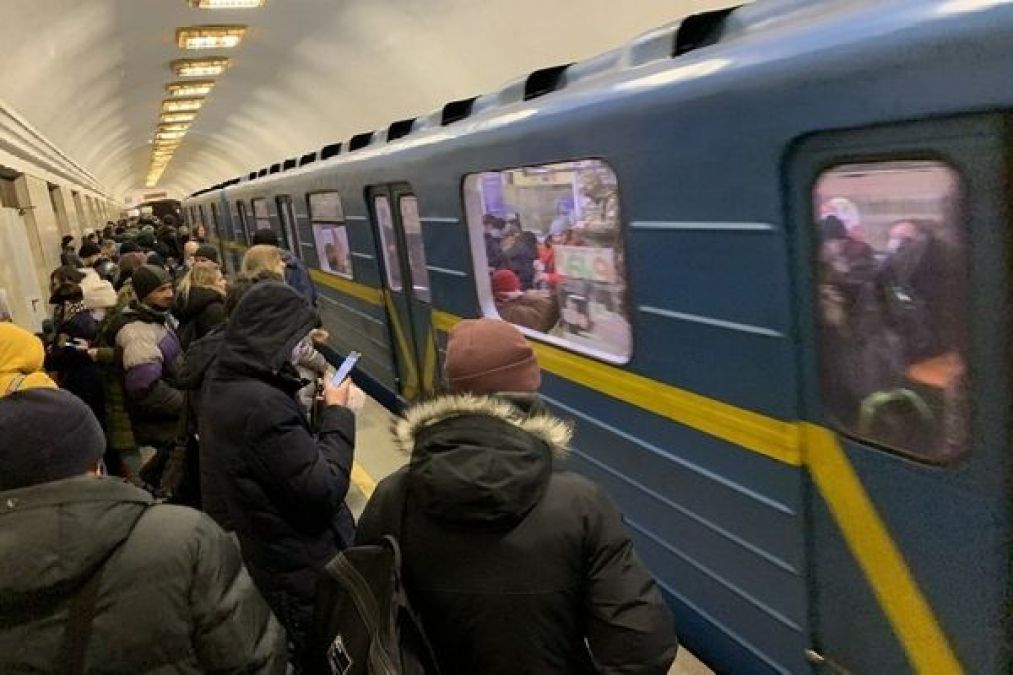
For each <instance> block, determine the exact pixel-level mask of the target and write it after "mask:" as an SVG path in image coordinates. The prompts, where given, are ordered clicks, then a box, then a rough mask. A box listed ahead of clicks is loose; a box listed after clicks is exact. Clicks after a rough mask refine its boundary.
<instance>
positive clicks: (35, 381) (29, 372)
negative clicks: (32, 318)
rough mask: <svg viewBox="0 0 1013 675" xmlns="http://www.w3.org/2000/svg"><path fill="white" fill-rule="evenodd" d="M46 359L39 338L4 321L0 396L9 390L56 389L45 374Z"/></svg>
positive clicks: (0, 335) (0, 330) (1, 323)
mask: <svg viewBox="0 0 1013 675" xmlns="http://www.w3.org/2000/svg"><path fill="white" fill-rule="evenodd" d="M45 358H46V352H45V349H44V348H43V346H42V341H41V340H39V338H37V337H35V336H34V335H32V334H31V333H29V332H28V331H26V330H25V329H24V328H21V327H19V326H16V325H14V324H13V323H7V322H4V321H0V397H2V396H5V395H6V394H7V393H9V392H8V390H11V391H17V390H20V389H31V388H33V387H46V388H48V389H56V383H55V382H53V380H52V379H51V378H50V377H49V375H46V373H44V372H43V371H42V364H43V362H44V361H45Z"/></svg>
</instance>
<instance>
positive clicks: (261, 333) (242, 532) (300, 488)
mask: <svg viewBox="0 0 1013 675" xmlns="http://www.w3.org/2000/svg"><path fill="white" fill-rule="evenodd" d="M316 327H317V314H316V310H314V309H313V308H312V307H310V306H309V305H308V304H307V303H306V301H305V300H304V299H303V297H302V296H301V295H300V294H299V292H298V291H296V290H295V289H293V288H291V287H289V286H287V285H285V284H284V283H282V282H280V281H277V282H276V281H263V282H260V283H258V284H256V285H254V286H253V287H252V288H250V289H249V290H248V291H247V292H246V293H245V295H243V297H242V299H241V300H240V301H239V304H238V305H237V306H236V308H235V309H234V310H233V311H232V313H231V315H230V317H229V320H228V322H227V324H226V326H225V332H224V337H223V342H222V345H221V347H220V348H219V350H218V356H217V360H216V363H215V365H214V366H213V368H212V371H211V373H210V374H209V375H208V381H207V382H206V383H205V385H204V390H203V396H202V406H201V409H200V411H199V413H198V415H199V419H198V432H199V434H200V439H201V444H202V445H203V444H206V445H207V447H209V448H214V452H212V453H209V454H208V455H207V456H206V457H207V461H208V462H209V463H210V466H209V467H206V468H207V469H208V470H210V471H211V472H212V473H213V474H214V478H215V483H216V484H217V485H218V487H219V489H220V490H221V496H222V498H223V501H224V503H225V506H226V508H227V509H228V513H229V516H230V519H231V521H232V525H233V526H234V528H235V532H236V535H237V536H238V537H239V542H240V544H241V546H242V550H243V557H244V559H245V561H246V565H247V567H248V568H249V570H250V574H251V576H252V577H253V580H254V582H255V583H256V584H257V587H258V588H259V589H260V591H261V593H262V594H263V595H264V597H265V599H266V600H267V602H268V604H269V605H270V606H271V608H272V609H273V610H274V613H275V615H276V616H277V617H278V619H279V620H280V621H281V622H282V624H283V625H284V626H285V628H286V629H287V631H288V634H289V638H290V640H291V642H292V645H291V652H292V656H293V659H294V660H296V659H298V658H300V657H301V653H302V649H303V645H304V643H305V639H306V635H307V632H308V630H309V628H310V624H311V621H312V617H313V597H314V587H315V584H316V579H317V576H318V574H319V572H320V570H322V569H323V567H324V565H325V564H326V563H327V562H328V561H329V560H330V559H331V558H333V557H334V555H335V554H337V552H338V551H340V550H342V549H344V548H345V547H346V546H348V545H350V544H351V542H352V540H353V538H354V522H353V520H352V515H351V513H350V512H349V510H348V508H347V507H346V506H345V496H346V494H347V492H348V487H349V481H350V475H351V470H352V460H353V457H354V451H355V413H354V411H355V410H356V409H357V408H359V407H360V406H361V404H362V401H363V398H364V397H363V394H362V392H361V391H360V390H359V389H358V388H357V387H356V386H355V385H354V384H352V382H351V381H350V380H349V379H347V378H346V379H344V380H342V381H341V382H334V381H333V380H327V382H326V384H325V386H324V390H323V399H324V403H325V406H324V408H323V410H322V411H321V414H320V417H319V424H318V428H317V431H316V432H314V431H313V430H312V429H311V428H310V425H309V422H308V420H307V417H306V415H305V413H304V412H303V410H302V409H301V407H300V405H299V403H298V401H297V399H296V394H297V392H298V391H299V389H300V388H301V387H302V384H303V383H302V380H301V379H300V378H299V376H298V371H297V370H296V364H297V363H298V362H299V360H300V355H301V354H302V353H303V352H304V351H305V349H306V347H307V345H308V344H310V343H312V339H313V331H314V330H315V329H316ZM202 461H204V457H202Z"/></svg>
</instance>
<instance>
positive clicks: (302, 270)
mask: <svg viewBox="0 0 1013 675" xmlns="http://www.w3.org/2000/svg"><path fill="white" fill-rule="evenodd" d="M279 252H280V253H281V259H282V260H283V261H285V283H287V284H288V285H289V286H291V287H292V288H294V289H295V290H297V291H299V292H300V293H301V294H302V296H303V297H304V298H306V301H307V302H309V303H310V304H311V305H313V306H314V307H316V306H317V287H316V286H315V285H314V284H313V280H312V279H311V278H310V273H309V270H308V269H306V263H304V262H303V261H302V260H300V259H299V258H298V257H296V256H295V255H292V253H290V252H289V251H286V250H284V249H279Z"/></svg>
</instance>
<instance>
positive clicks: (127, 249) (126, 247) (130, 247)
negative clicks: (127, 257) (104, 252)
mask: <svg viewBox="0 0 1013 675" xmlns="http://www.w3.org/2000/svg"><path fill="white" fill-rule="evenodd" d="M140 250H141V247H140V246H138V245H137V242H136V241H129V240H128V241H125V242H123V243H122V244H120V255H123V254H124V253H133V252H134V251H140Z"/></svg>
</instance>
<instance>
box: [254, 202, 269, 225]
mask: <svg viewBox="0 0 1013 675" xmlns="http://www.w3.org/2000/svg"><path fill="white" fill-rule="evenodd" d="M253 220H254V228H255V229H257V230H270V229H271V210H270V209H269V208H268V206H267V200H266V199H254V200H253Z"/></svg>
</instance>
